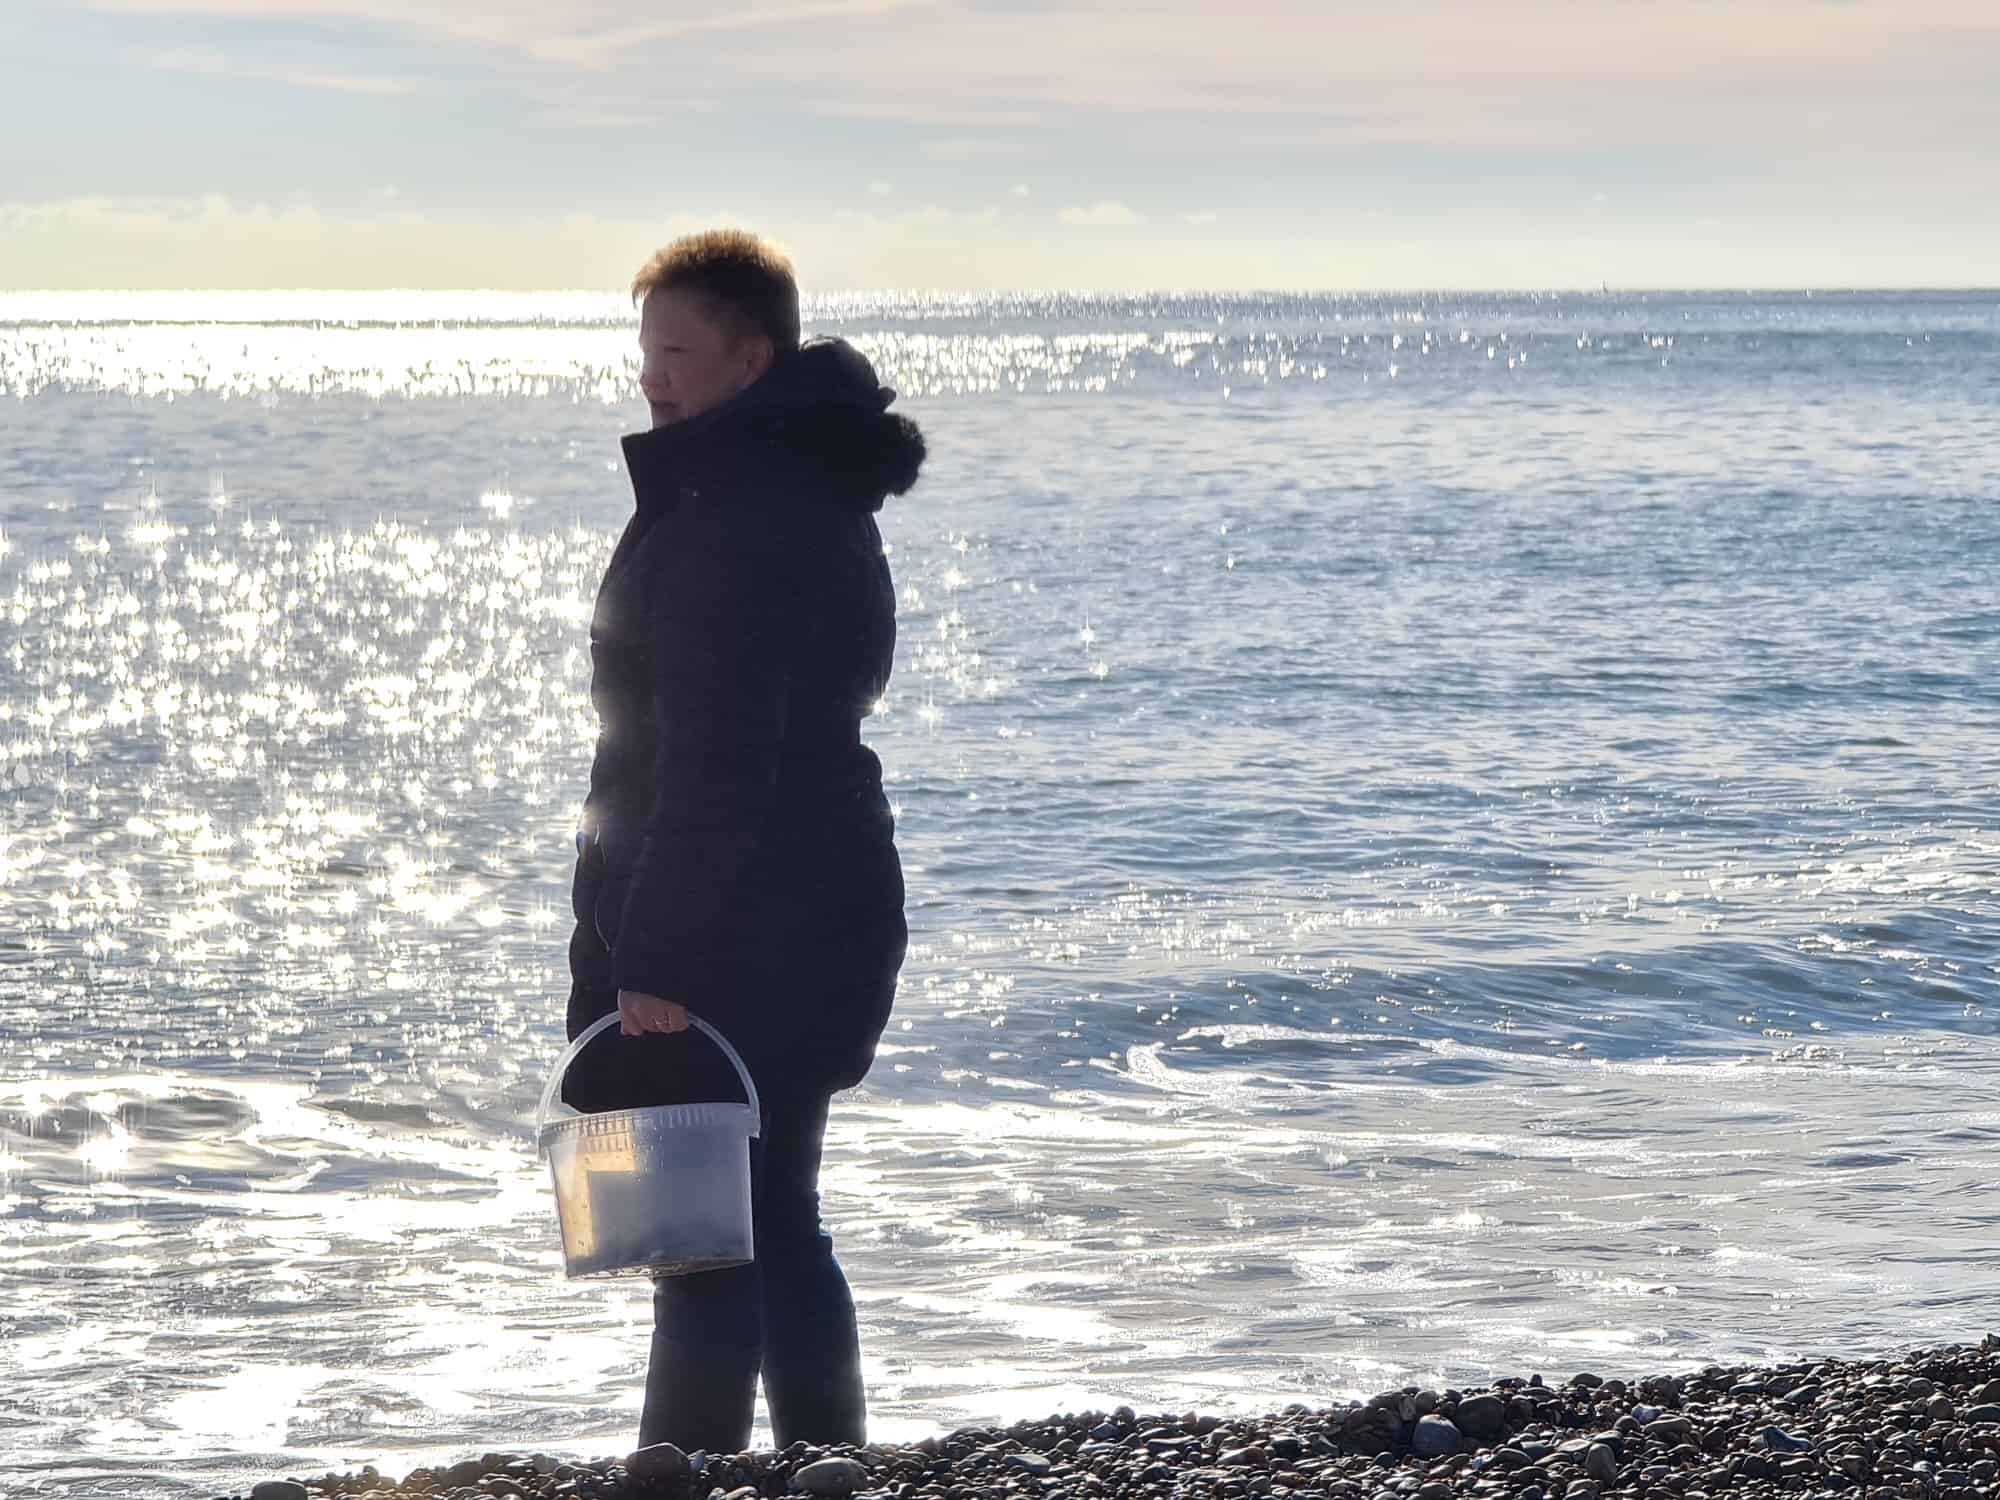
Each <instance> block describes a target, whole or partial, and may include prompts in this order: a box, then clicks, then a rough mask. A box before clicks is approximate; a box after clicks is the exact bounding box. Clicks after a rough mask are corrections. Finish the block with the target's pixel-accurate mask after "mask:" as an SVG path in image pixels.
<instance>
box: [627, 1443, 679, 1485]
mask: <svg viewBox="0 0 2000 1500" xmlns="http://www.w3.org/2000/svg"><path fill="white" fill-rule="evenodd" d="M625 1472H626V1473H627V1474H629V1475H630V1476H631V1477H632V1480H633V1482H634V1483H636V1484H643V1485H650V1486H652V1487H653V1488H655V1489H669V1488H674V1489H680V1488H685V1487H686V1486H687V1485H688V1484H689V1483H690V1481H691V1480H692V1479H693V1478H694V1466H693V1465H692V1464H690V1463H689V1462H688V1456H687V1455H686V1454H685V1453H683V1452H681V1450H680V1449H678V1448H676V1447H675V1446H674V1445H673V1444H672V1443H655V1444H653V1446H652V1447H650V1448H641V1449H640V1450H639V1451H638V1452H636V1453H634V1454H633V1455H632V1456H631V1457H630V1458H628V1459H626V1460H625Z"/></svg>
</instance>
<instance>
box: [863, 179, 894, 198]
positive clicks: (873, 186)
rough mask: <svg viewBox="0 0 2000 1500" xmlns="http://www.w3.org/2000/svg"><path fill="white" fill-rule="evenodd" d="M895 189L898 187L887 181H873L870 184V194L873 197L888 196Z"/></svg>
mask: <svg viewBox="0 0 2000 1500" xmlns="http://www.w3.org/2000/svg"><path fill="white" fill-rule="evenodd" d="M895 191H896V189H895V188H894V187H892V186H891V185H890V184H888V183H886V182H871V183H869V184H868V196H869V197H871V198H886V197H888V196H889V195H890V194H891V193H893V192H895Z"/></svg>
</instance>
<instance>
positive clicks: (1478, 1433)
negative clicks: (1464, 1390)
mask: <svg viewBox="0 0 2000 1500" xmlns="http://www.w3.org/2000/svg"><path fill="white" fill-rule="evenodd" d="M1452 1422H1453V1424H1454V1425H1455V1426H1456V1427H1457V1428H1458V1430H1459V1431H1460V1432H1462V1433H1464V1434H1465V1435H1466V1436H1467V1437H1470V1438H1490V1437H1494V1436H1496V1435H1498V1433H1499V1431H1500V1429H1501V1428H1502V1427H1504V1426H1505V1425H1506V1423H1507V1403H1506V1402H1505V1401H1503V1400H1501V1399H1500V1397H1498V1396H1468V1397H1466V1398H1465V1399H1464V1400H1463V1401H1461V1402H1459V1403H1458V1411H1457V1413H1456V1415H1454V1416H1453V1418H1452Z"/></svg>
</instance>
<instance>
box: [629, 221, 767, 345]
mask: <svg viewBox="0 0 2000 1500" xmlns="http://www.w3.org/2000/svg"><path fill="white" fill-rule="evenodd" d="M662 289H671V290H674V291H684V292H690V293H693V294H694V295H695V296H697V297H699V298H700V299H701V300H702V302H703V303H705V304H706V305H707V308H708V311H709V313H710V315H711V316H712V317H714V318H715V319H716V320H717V321H718V322H721V323H724V324H726V325H729V326H730V331H731V332H732V333H733V334H735V335H736V336H738V337H741V336H743V335H746V334H752V335H754V334H762V335H763V336H764V337H766V338H768V339H769V340H770V341H771V346H772V348H773V350H774V351H775V352H777V353H780V354H782V353H785V352H786V351H788V350H792V349H796V348H798V346H799V283H798V278H797V276H796V275H795V274H794V273H793V271H792V258H791V257H790V256H789V255H787V254H785V252H784V251H783V250H781V249H780V248H779V247H778V246H777V245H775V244H773V243H772V242H771V241H769V240H767V239H765V238H763V237H762V236H761V235H755V234H752V233H751V232H750V231H749V230H747V229H706V230H703V231H702V232H701V233H700V234H686V235H682V236H681V237H680V238H679V239H677V240H674V241H672V242H670V243H668V244H666V245H663V246H661V247H660V249H658V250H656V251H655V252H654V253H653V257H652V259H650V260H648V261H647V262H646V263H645V264H644V265H643V266H641V267H640V268H639V274H638V275H637V276H634V277H633V278H632V300H633V301H634V302H637V301H639V300H641V299H642V298H643V297H645V296H646V295H647V294H648V293H649V292H656V291H660V290H662Z"/></svg>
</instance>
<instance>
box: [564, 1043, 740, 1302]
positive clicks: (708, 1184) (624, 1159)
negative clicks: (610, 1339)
mask: <svg viewBox="0 0 2000 1500" xmlns="http://www.w3.org/2000/svg"><path fill="white" fill-rule="evenodd" d="M688 1020H689V1022H690V1023H692V1024H693V1026H694V1027H695V1029H696V1030H698V1031H700V1032H701V1033H702V1035H704V1036H706V1037H707V1038H708V1039H709V1040H710V1041H711V1042H713V1043H715V1045H716V1046H717V1047H719V1048H721V1049H722V1055H723V1056H724V1057H726V1058H728V1059H729V1061H730V1062H731V1063H732V1064H733V1065H734V1066H735V1068H736V1076H737V1077H738V1078H740V1079H742V1080H743V1092H744V1095H745V1097H746V1099H747V1100H748V1102H747V1103H744V1104H728V1103H715V1104H665V1105H658V1106H655V1107H654V1108H651V1109H614V1110H607V1111H606V1112H605V1113H603V1114H596V1115H580V1114H576V1113H574V1112H571V1113H570V1114H568V1115H565V1116H563V1117H561V1118H559V1119H555V1120H551V1119H550V1118H549V1105H550V1103H551V1102H552V1101H553V1100H554V1099H555V1097H556V1091H557V1090H558V1089H560V1088H561V1087H562V1080H563V1075H564V1074H565V1073H567V1072H568V1071H569V1065H570V1064H571V1063H572V1062H574V1061H575V1060H576V1057H577V1054H578V1053H580V1052H582V1051H583V1049H584V1048H585V1047H586V1046H588V1045H589V1044H590V1043H591V1042H592V1041H594V1040H596V1038H597V1036H598V1034H599V1033H600V1032H602V1031H603V1030H604V1029H605V1028H606V1027H608V1026H615V1025H616V1024H617V1023H618V1015H617V1013H616V1012H615V1011H614V1012H613V1013H612V1014H610V1015H608V1016H606V1017H605V1018H604V1019H603V1020H601V1021H598V1022H596V1023H595V1024H593V1025H592V1026H590V1027H589V1028H588V1029H586V1030H585V1031H584V1033H583V1034H582V1035H581V1036H579V1037H578V1038H577V1039H576V1040H575V1041H573V1042H571V1043H570V1044H569V1050H568V1051H566V1052H565V1053H563V1055H562V1056H561V1057H559V1058H557V1059H556V1065H555V1069H554V1071H552V1072H551V1073H550V1074H549V1081H548V1085H547V1087H545V1088H544V1089H543V1090H542V1102H541V1104H540V1105H539V1106H538V1107H537V1109H536V1111H535V1136H536V1141H537V1144H539V1145H540V1147H541V1149H542V1151H543V1152H544V1153H546V1154H547V1156H548V1159H549V1176H550V1177H551V1179H552V1180H553V1181H554V1184H555V1190H556V1220H557V1222H558V1223H559V1224H560V1225H561V1226H562V1245H563V1271H564V1273H565V1274H566V1275H568V1276H571V1277H580V1276H686V1275H690V1274H692V1273H693V1272H696V1271H713V1270H718V1269H720V1268H721V1267H723V1266H740V1265H743V1264H745V1263H746V1262H747V1261H749V1260H751V1259H752V1258H753V1257H754V1255H755V1250H754V1248H753V1241H752V1239H751V1224H750V1138H751V1137H752V1136H754V1135H756V1134H757V1132H758V1106H757V1086H756V1084H754V1083H752V1082H751V1081H750V1070H749V1069H748V1068H746V1067H744V1066H743V1059H742V1058H740V1057H738V1056H737V1055H736V1049H735V1048H734V1047H732V1046H730V1045H729V1043H728V1042H727V1041H726V1040H725V1039H724V1038H723V1035H722V1033H721V1032H719V1031H717V1030H716V1029H715V1028H714V1027H713V1026H711V1025H709V1024H708V1022H706V1021H704V1020H702V1019H701V1018H700V1017H699V1016H692V1015H691V1016H689V1017H688Z"/></svg>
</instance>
